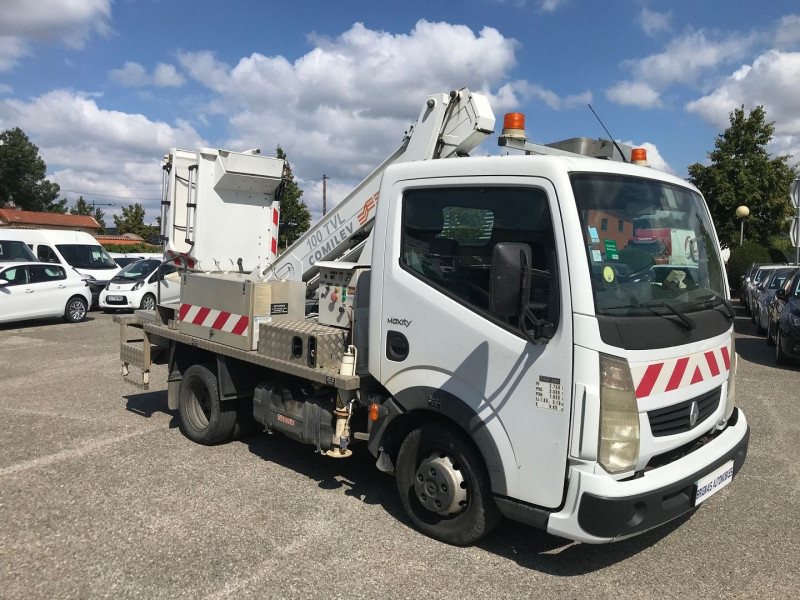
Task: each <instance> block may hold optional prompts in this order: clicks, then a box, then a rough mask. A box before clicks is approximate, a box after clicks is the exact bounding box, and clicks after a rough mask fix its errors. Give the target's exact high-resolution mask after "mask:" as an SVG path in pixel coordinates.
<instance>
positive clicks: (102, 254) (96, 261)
mask: <svg viewBox="0 0 800 600" xmlns="http://www.w3.org/2000/svg"><path fill="white" fill-rule="evenodd" d="M56 248H58V251H59V252H61V255H62V256H63V257H64V260H66V261H67V262H68V263H69V264H70V266H72V267H75V268H76V269H119V267H118V266H117V263H115V262H114V259H113V258H111V255H110V254H109V253H108V252H106V249H105V248H103V247H102V246H100V245H95V244H56Z"/></svg>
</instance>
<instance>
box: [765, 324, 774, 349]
mask: <svg viewBox="0 0 800 600" xmlns="http://www.w3.org/2000/svg"><path fill="white" fill-rule="evenodd" d="M774 345H775V338H774V337H772V321H767V346H774Z"/></svg>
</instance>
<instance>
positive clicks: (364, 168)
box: [178, 20, 517, 210]
mask: <svg viewBox="0 0 800 600" xmlns="http://www.w3.org/2000/svg"><path fill="white" fill-rule="evenodd" d="M309 40H310V41H311V42H312V43H313V44H314V45H315V47H314V48H313V49H312V50H310V51H309V52H308V53H307V54H305V55H303V56H301V57H299V58H298V59H297V60H294V61H289V60H288V59H287V58H285V57H283V56H280V55H273V56H265V55H262V54H257V53H256V54H252V55H250V56H248V57H245V58H242V59H241V60H240V61H239V62H238V63H237V64H235V65H228V64H225V63H223V62H221V61H219V60H218V59H216V58H215V56H214V55H213V54H212V53H210V52H185V53H182V54H180V55H179V58H178V60H179V64H180V67H181V68H182V70H183V71H184V72H186V73H187V74H188V76H189V77H191V78H193V79H195V80H197V81H199V82H200V83H202V84H203V85H205V86H206V87H207V88H209V89H210V90H212V91H214V92H216V94H217V96H216V97H215V98H214V99H213V100H212V101H211V102H210V103H209V104H208V105H207V106H206V111H205V114H206V115H210V114H215V113H224V114H225V115H226V116H227V117H228V122H229V124H230V127H231V131H232V134H231V136H230V138H229V139H228V140H227V142H226V144H227V145H228V147H230V148H252V147H257V146H261V147H262V149H263V150H264V152H272V151H273V150H274V148H275V147H276V146H277V145H278V144H280V145H281V146H282V147H283V148H284V150H285V151H286V152H287V154H288V156H289V159H290V161H293V165H295V167H296V168H295V174H296V175H297V176H299V177H302V178H307V179H317V178H319V177H321V176H322V173H323V172H326V173H327V174H328V176H329V177H331V178H332V180H336V181H344V180H347V179H350V180H353V181H357V180H358V179H360V178H362V177H364V176H365V175H366V174H368V173H369V172H370V171H371V170H372V169H373V168H374V167H375V165H376V164H378V163H380V162H381V161H382V160H383V159H384V158H385V157H386V156H388V155H389V154H390V153H391V152H392V151H393V150H394V149H395V148H396V147H398V146H399V145H400V143H401V141H402V137H403V132H404V131H406V130H407V129H408V127H409V126H410V125H411V124H413V122H414V120H415V119H416V117H417V116H418V114H419V113H418V111H419V110H420V109H421V108H422V106H423V103H424V101H425V98H426V96H427V95H428V94H430V93H433V92H443V93H447V92H449V91H450V89H451V86H452V85H453V82H458V83H460V84H462V85H466V86H468V87H469V88H470V89H472V90H474V91H489V90H491V88H492V87H493V86H497V85H499V84H500V83H502V82H503V81H504V80H505V79H506V78H507V74H508V73H509V72H510V70H511V68H512V67H513V65H514V60H515V59H514V52H515V49H516V47H517V43H516V42H515V41H514V40H513V39H509V38H506V37H504V36H503V35H501V34H500V33H499V32H498V31H497V30H496V29H493V28H490V27H485V28H483V29H481V30H480V31H479V32H474V31H473V30H471V29H470V28H468V27H465V26H461V25H451V24H448V23H432V22H428V21H424V20H421V21H419V22H418V23H417V24H416V25H415V27H414V28H413V29H412V30H411V31H410V32H409V33H407V34H394V33H389V32H386V31H380V30H372V29H368V28H366V27H365V26H364V25H362V24H360V23H356V24H355V25H353V26H352V27H351V28H350V29H348V30H347V31H345V32H344V33H342V34H341V35H339V36H337V37H335V38H328V37H321V36H316V35H312V36H310V38H309ZM420 74H424V76H420ZM509 93H510V91H509ZM506 97H507V98H508V95H507V96H506ZM494 109H495V110H498V107H497V106H494ZM202 116H203V115H202V114H201V117H202ZM298 169H299V170H298ZM307 194H308V196H306V197H305V198H306V199H307V200H308V201H309V205H310V206H311V208H312V209H314V210H318V209H319V206H318V205H319V203H320V198H319V197H313V192H311V191H309V192H307Z"/></svg>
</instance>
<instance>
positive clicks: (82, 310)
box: [67, 299, 86, 321]
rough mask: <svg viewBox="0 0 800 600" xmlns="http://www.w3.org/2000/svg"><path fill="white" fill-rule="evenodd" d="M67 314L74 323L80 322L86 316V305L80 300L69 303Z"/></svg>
mask: <svg viewBox="0 0 800 600" xmlns="http://www.w3.org/2000/svg"><path fill="white" fill-rule="evenodd" d="M67 310H68V312H69V316H70V318H71V319H74V320H75V321H82V320H83V318H84V317H85V316H86V305H84V303H83V302H81V301H80V300H77V299H75V300H72V301H71V302H70V303H69V307H68V308H67Z"/></svg>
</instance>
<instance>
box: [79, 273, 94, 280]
mask: <svg viewBox="0 0 800 600" xmlns="http://www.w3.org/2000/svg"><path fill="white" fill-rule="evenodd" d="M81 278H82V279H83V280H84V281H97V280H96V279H95V278H94V277H92V276H91V275H89V274H88V273H84V274H83V275H81Z"/></svg>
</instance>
